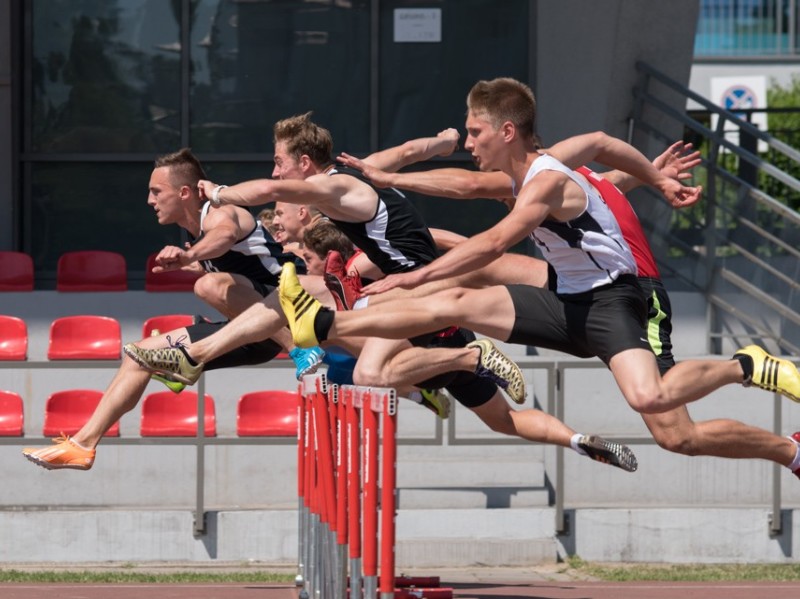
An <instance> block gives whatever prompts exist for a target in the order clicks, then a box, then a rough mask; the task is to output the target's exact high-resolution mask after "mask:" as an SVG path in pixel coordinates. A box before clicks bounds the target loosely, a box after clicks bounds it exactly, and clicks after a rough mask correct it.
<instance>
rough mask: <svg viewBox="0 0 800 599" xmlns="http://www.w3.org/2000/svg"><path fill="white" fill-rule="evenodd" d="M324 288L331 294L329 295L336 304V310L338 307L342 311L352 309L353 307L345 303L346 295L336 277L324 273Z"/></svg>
mask: <svg viewBox="0 0 800 599" xmlns="http://www.w3.org/2000/svg"><path fill="white" fill-rule="evenodd" d="M325 287H327V288H328V291H330V292H331V295H333V296H334V299H335V300H336V303H337V306H336V307H337V308H338V307H339V305H341V306H342V310H352V309H353V306H352V305H350V304H348V302H347V294H346V293H345V290H344V285H342V282H341V281H340V280H339V278H338V277H333V276H329V275H328V274H327V273H325Z"/></svg>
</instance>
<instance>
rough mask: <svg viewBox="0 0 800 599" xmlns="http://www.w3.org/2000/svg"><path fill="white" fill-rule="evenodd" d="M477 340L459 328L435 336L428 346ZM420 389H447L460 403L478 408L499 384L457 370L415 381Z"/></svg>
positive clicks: (460, 344) (465, 343)
mask: <svg viewBox="0 0 800 599" xmlns="http://www.w3.org/2000/svg"><path fill="white" fill-rule="evenodd" d="M470 341H475V334H474V333H473V332H472V331H468V330H467V329H462V328H459V329H458V330H456V332H455V333H453V334H452V335H447V336H444V337H438V336H433V337H432V338H431V339H429V340H428V343H427V345H426V346H427V347H464V346H466V345H467V343H469V342H470ZM414 384H415V386H417V387H419V388H420V389H442V388H444V389H447V391H448V393H450V395H452V396H453V397H454V398H455V399H456V401H458V403H460V404H461V405H462V406H465V407H467V408H477V407H478V406H482V405H483V404H485V403H486V402H488V401H489V400H490V399H492V397H494V394H495V393H496V392H497V386H496V385H495V384H494V383H493V382H492V381H490V380H489V379H485V378H481V377H479V376H478V375H476V374H475V373H474V372H467V371H466V370H455V371H453V372H446V373H444V374H440V375H438V376H435V377H432V378H430V379H428V380H427V381H422V382H419V383H414Z"/></svg>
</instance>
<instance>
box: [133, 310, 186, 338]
mask: <svg viewBox="0 0 800 599" xmlns="http://www.w3.org/2000/svg"><path fill="white" fill-rule="evenodd" d="M193 323H194V317H193V316H192V315H191V314H162V315H160V316H153V317H152V318H148V319H147V320H145V321H144V326H142V338H145V337H150V336H151V335H152V334H153V331H158V332H159V333H166V332H167V331H174V330H175V329H180V328H181V327H188V326H189V325H191V324H193Z"/></svg>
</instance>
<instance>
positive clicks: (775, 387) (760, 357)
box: [733, 345, 800, 402]
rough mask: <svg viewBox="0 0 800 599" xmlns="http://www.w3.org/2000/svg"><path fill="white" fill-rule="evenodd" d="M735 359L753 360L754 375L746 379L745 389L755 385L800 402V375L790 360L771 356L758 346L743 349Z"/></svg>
mask: <svg viewBox="0 0 800 599" xmlns="http://www.w3.org/2000/svg"><path fill="white" fill-rule="evenodd" d="M733 357H734V358H737V359H741V358H742V357H747V358H750V360H752V363H753V375H752V376H751V377H749V378H745V380H744V382H743V384H744V386H745V387H748V386H750V385H755V386H756V387H758V388H759V389H764V390H765V391H772V392H774V393H780V394H781V395H784V396H786V397H788V398H789V399H791V400H792V401H796V402H800V373H798V372H797V368H796V367H795V365H794V364H792V363H791V362H790V361H789V360H784V359H782V358H776V357H775V356H771V355H770V354H768V353H767V352H766V351H764V350H763V349H761V348H760V347H759V346H757V345H748V346H747V347H743V348H742V349H740V350H739V351H737V352H736V353H735V354H733Z"/></svg>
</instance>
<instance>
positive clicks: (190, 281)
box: [144, 254, 202, 291]
mask: <svg viewBox="0 0 800 599" xmlns="http://www.w3.org/2000/svg"><path fill="white" fill-rule="evenodd" d="M156 256H157V254H150V255H149V256H148V257H147V265H146V267H145V275H144V290H145V291H194V282H195V281H196V280H197V279H199V278H200V277H201V276H202V275H200V274H198V273H194V272H188V271H185V270H170V271H168V272H153V266H155V264H156Z"/></svg>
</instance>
